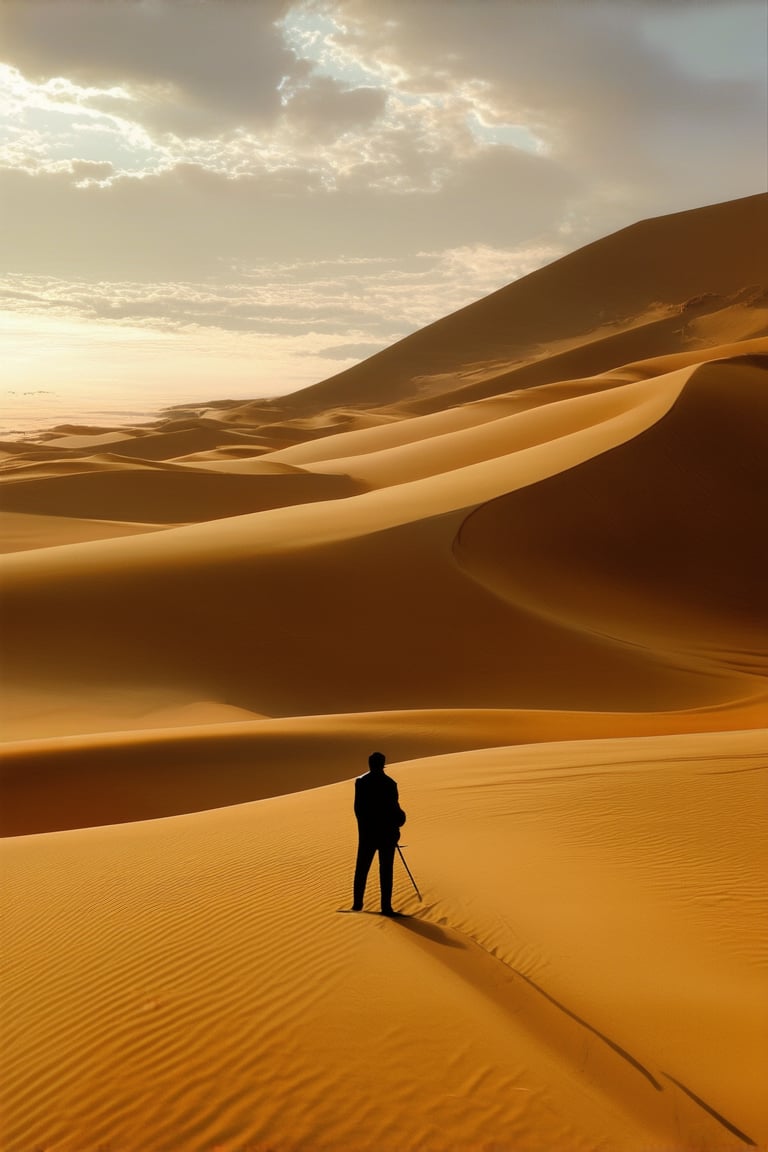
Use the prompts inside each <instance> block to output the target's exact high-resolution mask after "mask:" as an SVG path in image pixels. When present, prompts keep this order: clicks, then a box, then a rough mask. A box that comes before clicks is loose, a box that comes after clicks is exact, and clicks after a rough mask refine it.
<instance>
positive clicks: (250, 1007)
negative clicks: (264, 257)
mask: <svg viewBox="0 0 768 1152" xmlns="http://www.w3.org/2000/svg"><path fill="white" fill-rule="evenodd" d="M760 234H766V235H768V197H766V196H762V197H751V198H749V199H747V200H742V201H735V202H731V203H729V204H723V205H716V206H713V207H711V208H705V209H699V210H697V211H694V212H690V213H680V214H677V215H675V216H672V217H664V218H662V219H659V220H651V221H645V222H643V223H642V224H639V225H636V226H635V227H634V228H631V229H626V230H624V231H623V232H621V233H618V234H617V235H616V236H612V237H608V238H606V239H605V240H603V241H599V242H598V243H597V244H594V245H590V246H589V247H588V248H585V249H582V250H581V251H580V252H577V253H575V254H573V255H572V256H569V257H566V258H565V259H564V260H561V261H558V262H556V263H555V264H553V265H550V266H549V267H548V268H545V269H542V270H540V271H539V272H536V273H534V274H533V275H531V276H529V277H526V278H525V279H524V280H521V281H518V282H516V283H515V284H512V285H510V286H509V287H508V288H506V289H502V291H501V292H500V293H496V294H494V295H493V296H491V297H488V298H487V299H486V300H481V301H478V302H477V303H476V304H473V305H471V306H470V308H468V309H464V310H462V311H461V312H459V313H456V314H455V315H454V316H450V317H446V318H445V319H444V320H441V321H439V322H438V323H437V324H436V325H431V326H430V327H429V328H426V329H424V330H422V331H421V332H418V333H416V334H415V335H414V336H412V337H409V338H408V339H407V340H405V341H403V342H401V343H400V344H399V345H396V346H394V347H393V349H390V350H386V351H385V352H383V353H380V354H378V355H377V356H374V357H372V358H371V359H370V360H368V361H366V362H364V363H363V364H361V365H359V366H358V367H357V368H355V369H352V370H351V371H350V372H346V373H341V374H340V375H339V376H336V377H333V378H331V380H329V381H325V382H322V383H321V384H318V385H316V386H313V387H312V388H309V389H305V390H304V391H303V392H300V393H296V394H294V395H292V396H288V397H284V398H282V399H279V400H275V401H258V402H257V401H254V402H253V403H243V402H226V403H225V402H217V403H211V404H208V405H200V406H199V407H195V406H179V407H178V408H176V409H174V410H171V411H169V412H168V414H167V416H166V417H164V418H163V419H161V420H159V421H157V422H156V424H155V425H149V426H147V425H142V426H140V427H139V428H129V427H126V428H108V429H105V428H94V429H89V428H87V427H83V426H75V425H68V426H61V427H60V428H58V429H53V430H51V431H49V432H47V433H45V434H43V435H40V436H38V437H30V438H29V439H28V440H26V441H24V442H16V441H15V442H13V443H9V444H6V445H0V517H1V518H2V519H1V520H0V523H2V526H3V529H4V535H5V546H4V551H5V552H6V553H8V554H7V555H6V556H5V557H4V559H3V563H2V592H3V662H2V667H3V675H4V681H5V685H4V700H5V708H4V715H3V737H4V740H5V743H4V744H3V747H2V759H1V760H0V787H1V788H2V806H1V807H0V831H2V834H3V837H4V839H3V840H2V843H0V854H1V855H2V868H3V874H4V880H5V885H4V889H5V896H4V906H3V935H4V941H5V948H4V958H3V966H4V967H3V977H2V979H3V992H4V997H3V1009H2V1024H3V1040H4V1043H3V1058H2V1060H3V1084H4V1087H3V1109H2V1120H0V1134H1V1135H2V1147H3V1149H4V1150H5V1149H8V1150H10V1152H32V1150H33V1149H34V1150H37V1149H46V1150H50V1152H53V1150H54V1149H55V1150H56V1152H96V1150H97V1149H110V1152H134V1150H135V1152H160V1150H166V1149H167V1150H168V1152H180V1150H184V1152H187V1150H190V1152H197V1150H200V1152H213V1150H214V1149H216V1150H220V1152H246V1150H248V1152H255V1150H256V1149H259V1150H266V1149H277V1150H280V1152H282V1150H294V1149H295V1150H297V1152H298V1150H302V1152H304V1150H315V1149H317V1150H326V1149H327V1150H329V1152H330V1150H337V1149H345V1150H346V1149H350V1150H356V1149H359V1150H367V1149H382V1148H383V1149H395V1148H397V1149H413V1150H417V1149H418V1150H434V1152H449V1150H454V1149H462V1150H464V1149H472V1150H477V1152H480V1150H482V1152H492V1150H493V1152H497V1150H507V1149H510V1150H518V1149H519V1150H528V1149H531V1150H558V1152H559V1150H563V1152H571V1150H576V1149H611V1150H612V1152H613V1150H617V1152H624V1150H626V1152H635V1150H637V1152H640V1150H642V1152H650V1150H653V1152H672V1150H688V1149H691V1150H693V1149H701V1150H704V1152H710V1150H711V1152H715V1150H720V1149H723V1150H726V1149H736V1148H743V1147H745V1146H747V1147H768V1109H767V1108H766V1105H765V1093H764V1090H763V1083H764V1079H765V1068H766V1060H767V1059H768V982H767V981H766V978H765V972H766V959H767V958H768V915H766V913H768V892H767V891H766V883H765V877H766V864H767V863H768V853H767V852H766V848H765V844H766V837H765V815H766V811H768V808H767V806H766V805H767V801H768V795H766V791H767V789H766V776H767V772H768V591H766V589H767V588H768V585H767V584H766V581H765V572H766V571H767V570H768V534H766V533H765V530H764V527H763V521H764V518H765V506H766V496H767V495H768V452H766V449H765V446H766V440H767V439H768V435H767V434H768V267H767V266H766V262H765V258H764V255H761V253H764V247H763V248H761V246H760V245H759V244H758V243H757V242H756V238H757V236H758V235H760ZM376 748H381V749H382V750H383V751H385V752H386V753H387V756H388V761H389V770H390V771H391V773H392V775H394V776H395V778H396V779H397V780H398V782H399V785H400V793H401V800H402V803H403V806H404V807H405V809H406V810H407V812H408V823H407V825H406V828H405V829H404V836H403V843H404V845H407V847H406V848H405V851H406V855H407V858H408V861H409V864H410V866H411V868H412V870H413V872H414V875H415V876H416V878H417V881H418V883H419V887H420V889H421V890H422V895H423V900H421V901H420V900H419V899H417V897H416V894H415V892H414V891H413V889H412V888H411V886H410V883H409V881H408V877H407V875H406V873H405V872H404V870H403V869H402V867H401V866H400V864H399V861H398V862H396V864H397V869H396V883H395V902H396V905H397V906H398V907H399V908H400V909H401V910H402V911H403V912H406V913H408V915H407V916H406V917H404V918H402V919H396V920H387V919H385V918H382V917H380V916H378V915H376V910H377V893H378V889H377V881H376V878H375V876H374V877H372V879H371V881H370V883H369V890H368V896H367V902H366V912H365V913H363V914H353V913H351V912H350V911H349V907H350V903H351V872H352V866H353V862H354V852H355V838H356V830H355V826H354V819H353V816H352V812H351V803H352V784H351V780H352V778H353V777H354V776H355V775H357V774H359V773H360V772H362V771H364V770H365V767H366V759H367V756H368V754H369V752H371V751H373V750H374V749H376Z"/></svg>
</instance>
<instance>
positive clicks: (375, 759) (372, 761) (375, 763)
mask: <svg viewBox="0 0 768 1152" xmlns="http://www.w3.org/2000/svg"><path fill="white" fill-rule="evenodd" d="M386 762H387V758H386V756H385V755H384V753H383V752H371V754H370V756H369V757H368V767H369V768H370V770H371V772H383V771H384V765H385V764H386Z"/></svg>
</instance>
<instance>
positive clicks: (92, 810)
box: [0, 688, 768, 836]
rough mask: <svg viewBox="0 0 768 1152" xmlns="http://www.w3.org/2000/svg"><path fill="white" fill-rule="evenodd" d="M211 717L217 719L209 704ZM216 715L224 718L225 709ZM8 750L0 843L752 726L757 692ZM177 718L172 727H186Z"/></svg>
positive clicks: (767, 709)
mask: <svg viewBox="0 0 768 1152" xmlns="http://www.w3.org/2000/svg"><path fill="white" fill-rule="evenodd" d="M207 707H208V709H209V711H211V712H214V713H215V711H216V708H215V706H214V705H213V704H208V706H207ZM220 710H221V712H222V713H224V712H226V711H227V709H226V708H225V707H223V706H222V707H221V708H220ZM231 712H232V713H233V718H232V719H231V720H228V721H227V722H226V723H216V722H214V721H209V722H207V723H206V722H205V720H204V719H194V717H195V716H201V715H202V714H203V713H202V711H201V708H200V706H198V707H196V708H195V709H194V710H191V711H190V712H189V715H188V723H189V724H191V725H194V727H187V728H182V727H178V728H173V729H172V728H170V727H169V728H165V729H163V728H159V727H158V728H157V729H154V730H153V729H145V730H142V731H130V732H129V731H121V732H107V733H99V734H95V735H89V736H77V737H69V738H66V737H64V738H62V737H61V736H57V737H55V738H53V739H31V740H29V739H27V740H20V741H17V742H10V743H7V744H5V745H4V746H3V748H2V750H0V791H2V798H3V799H2V805H0V836H27V835H30V834H32V833H39V832H53V831H60V830H62V829H66V828H85V827H91V826H94V825H106V824H124V823H130V822H131V821H136V820H149V819H157V818H159V817H164V816H177V815H180V814H182V813H187V812H198V811H203V810H206V809H210V808H222V807H226V806H229V805H232V804H242V803H244V802H246V801H251V800H261V799H264V798H265V797H269V796H280V795H284V794H286V793H289V792H299V791H303V790H305V789H309V788H317V787H320V786H323V785H326V784H331V783H334V782H336V781H338V780H346V779H349V778H350V777H352V776H354V775H356V774H357V772H358V771H359V770H360V766H361V765H364V764H365V762H366V759H367V757H368V754H369V753H370V750H371V748H372V747H374V746H384V747H386V749H387V755H388V757H389V759H390V760H391V761H393V762H397V761H400V760H415V759H418V758H419V757H424V756H435V755H440V754H444V753H448V752H457V751H464V750H469V749H478V748H493V747H498V746H501V745H506V746H510V745H512V744H529V743H538V742H539V741H542V740H546V741H563V740H565V741H567V740H576V739H580V738H582V739H593V738H597V737H627V736H647V735H653V736H655V735H659V734H670V733H685V732H695V733H701V732H706V731H712V732H716V731H722V730H724V729H742V730H746V729H750V728H760V727H762V726H764V724H765V723H766V717H767V716H768V688H767V689H766V693H765V695H764V696H763V697H762V698H760V697H754V698H751V699H747V700H743V701H734V702H733V703H731V704H725V705H721V706H719V707H716V706H715V707H709V708H702V709H696V708H692V709H688V710H684V711H678V712H560V711H556V710H554V709H551V710H546V711H543V710H542V711H535V710H529V711H523V710H502V709H497V710H492V709H475V710H471V709H461V708H453V709H444V710H440V709H433V710H431V711H421V712H420V711H415V710H414V711H409V712H405V711H402V712H396V711H392V712H358V713H355V714H353V715H327V716H294V717H287V718H285V719H261V720H257V721H243V720H240V719H239V718H238V713H237V711H236V710H235V709H231ZM182 716H183V710H182V712H181V714H179V716H178V719H177V723H178V724H179V725H181V724H182V723H183V719H182Z"/></svg>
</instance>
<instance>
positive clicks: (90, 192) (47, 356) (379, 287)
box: [0, 0, 768, 430]
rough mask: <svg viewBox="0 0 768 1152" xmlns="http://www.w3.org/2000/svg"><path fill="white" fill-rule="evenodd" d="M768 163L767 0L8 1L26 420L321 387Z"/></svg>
mask: <svg viewBox="0 0 768 1152" xmlns="http://www.w3.org/2000/svg"><path fill="white" fill-rule="evenodd" d="M767 152H768V3H767V2H766V0H720V2H718V0H698V2H695V0H306V2H302V0H299V2H297V3H291V2H290V0H0V249H1V250H2V259H1V260H0V340H1V341H2V361H0V363H2V372H3V385H4V388H5V396H4V398H3V400H2V403H0V430H2V429H5V430H8V429H9V428H11V429H13V428H22V427H25V426H26V425H25V421H27V422H29V421H30V420H32V421H33V422H36V421H38V420H39V419H40V417H41V414H42V415H43V416H46V417H47V418H48V419H49V422H50V423H54V422H56V421H60V420H67V419H69V418H73V419H74V418H76V417H77V416H78V415H81V414H83V413H88V414H90V415H93V414H100V413H112V414H119V415H122V416H125V415H132V416H133V415H135V414H137V413H147V412H150V411H152V410H154V409H157V408H159V407H160V406H162V405H165V404H169V403H176V402H181V401H187V400H189V401H194V400H198V401H204V400H208V399H223V398H226V397H233V398H235V397H256V396H272V395H280V394H284V393H287V392H289V391H293V390H294V389H296V388H299V387H304V386H305V385H308V384H311V383H314V382H315V381H318V380H321V379H324V378H325V377H327V376H330V375H332V374H333V373H334V372H337V371H340V370H341V369H343V368H346V367H349V366H350V365H352V364H354V363H356V362H357V361H359V360H360V359H362V358H364V357H366V356H369V355H371V354H372V353H373V352H375V351H377V350H378V349H380V348H382V347H385V346H386V345H388V344H391V343H393V342H394V341H395V340H398V339H400V338H402V337H403V336H405V335H407V334H408V333H410V332H413V331H416V330H417V329H418V328H421V327H423V326H424V325H425V324H428V323H430V322H431V321H433V320H436V319H438V318H439V317H441V316H444V315H446V314H447V313H450V312H452V311H455V310H456V309H457V308H460V307H463V306H464V305H465V304H468V303H471V302H472V301H473V300H476V299H478V298H479V297H481V296H484V295H486V294H487V293H489V292H491V291H494V290H495V289H496V288H499V287H501V286H502V285H504V284H507V283H509V282H511V281H512V280H515V279H518V278H519V277H520V276H524V275H525V274H527V273H528V272H531V271H533V270H535V269H536V268H538V267H540V266H541V265H543V264H546V263H550V262H551V261H552V260H555V259H557V258H558V257H559V256H562V255H564V254H565V253H567V252H569V251H572V250H573V249H575V248H578V247H581V246H582V245H583V244H585V243H588V242H590V241H591V240H594V239H596V238H598V237H600V236H604V235H607V234H609V233H611V232H613V231H616V230H617V229H618V228H621V227H624V226H625V225H627V224H631V223H633V222H635V221H637V220H640V219H643V218H646V217H649V216H658V215H663V214H665V213H668V212H674V211H680V210H684V209H688V208H693V207H698V206H700V205H703V204H709V203H716V202H718V201H722V200H729V199H733V198H735V197H739V196H747V195H751V194H753V193H755V192H761V191H764V190H765V189H766V187H768V155H767ZM628 274H631V272H630V270H628Z"/></svg>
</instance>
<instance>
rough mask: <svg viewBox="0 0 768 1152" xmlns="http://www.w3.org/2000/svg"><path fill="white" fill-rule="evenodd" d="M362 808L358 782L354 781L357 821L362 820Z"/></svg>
mask: <svg viewBox="0 0 768 1152" xmlns="http://www.w3.org/2000/svg"><path fill="white" fill-rule="evenodd" d="M364 807H365V805H364V803H363V797H362V795H361V793H360V781H359V780H355V816H356V817H357V819H358V820H361V819H362V818H363V815H364Z"/></svg>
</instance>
